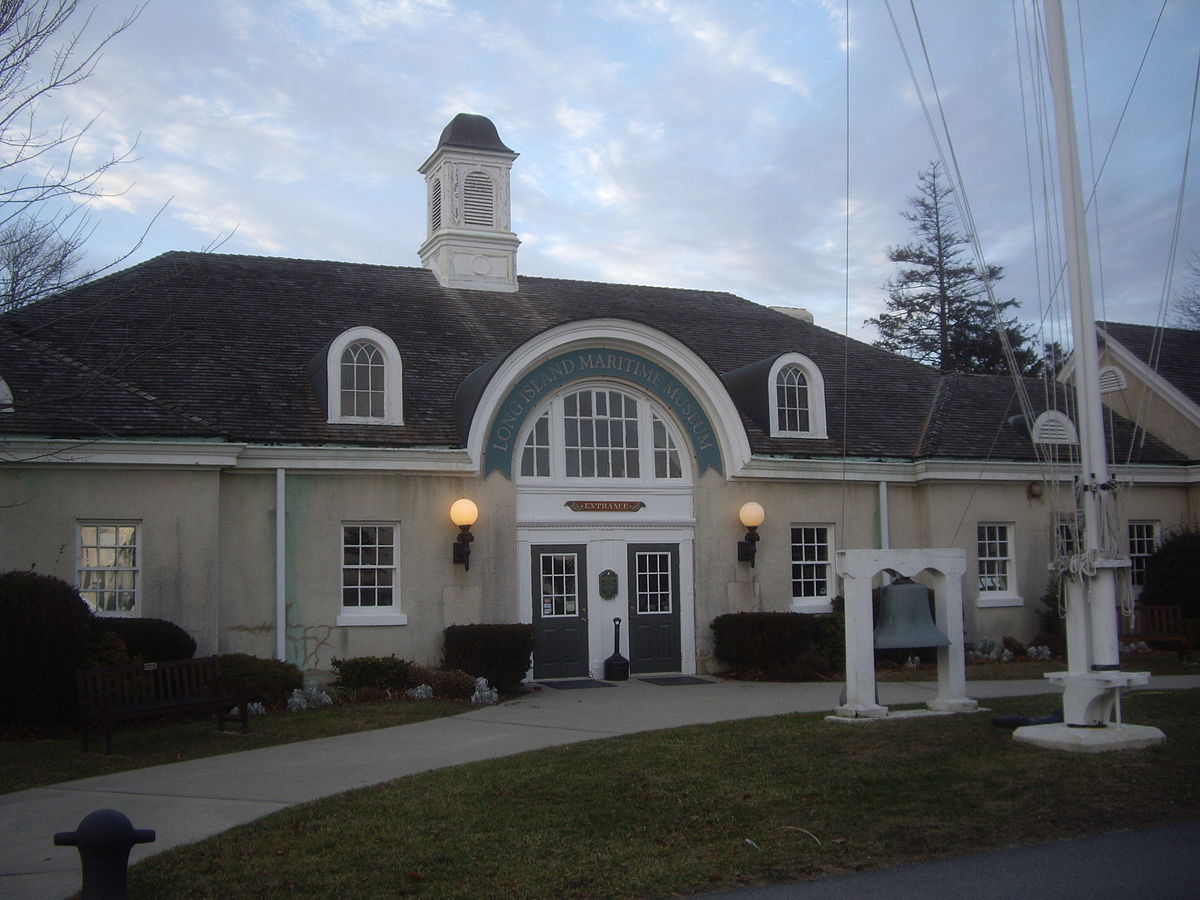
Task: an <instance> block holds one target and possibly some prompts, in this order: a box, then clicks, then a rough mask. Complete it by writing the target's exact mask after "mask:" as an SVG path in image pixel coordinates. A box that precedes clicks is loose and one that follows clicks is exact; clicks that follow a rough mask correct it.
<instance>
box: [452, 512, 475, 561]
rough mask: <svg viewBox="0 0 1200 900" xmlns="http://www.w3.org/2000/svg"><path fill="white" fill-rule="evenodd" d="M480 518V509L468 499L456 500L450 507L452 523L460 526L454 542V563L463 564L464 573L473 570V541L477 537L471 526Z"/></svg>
mask: <svg viewBox="0 0 1200 900" xmlns="http://www.w3.org/2000/svg"><path fill="white" fill-rule="evenodd" d="M478 518H479V507H478V506H476V505H475V503H474V501H472V500H468V499H467V498H466V497H463V498H462V499H461V500H455V501H454V502H453V503H452V504H451V505H450V521H451V522H453V523H454V524H455V525H457V526H458V537H457V538H456V539H455V541H454V562H455V564H456V565H460V564H461V565H462V567H463V571H470V569H471V541H473V540H475V535H473V534H471V526H472V525H474V524H475V520H476V519H478Z"/></svg>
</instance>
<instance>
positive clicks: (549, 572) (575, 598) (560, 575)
mask: <svg viewBox="0 0 1200 900" xmlns="http://www.w3.org/2000/svg"><path fill="white" fill-rule="evenodd" d="M577 572H578V569H577V567H576V555H575V554H574V553H543V554H542V555H541V578H542V588H541V590H542V616H543V617H552V616H575V615H578V614H579V577H578V575H577V574H576V573H577Z"/></svg>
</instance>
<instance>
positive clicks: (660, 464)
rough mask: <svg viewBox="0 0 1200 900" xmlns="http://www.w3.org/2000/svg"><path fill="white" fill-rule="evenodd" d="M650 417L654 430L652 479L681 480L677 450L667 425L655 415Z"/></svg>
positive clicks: (681, 471) (681, 474)
mask: <svg viewBox="0 0 1200 900" xmlns="http://www.w3.org/2000/svg"><path fill="white" fill-rule="evenodd" d="M650 416H651V422H652V423H653V429H654V477H655V478H681V477H682V476H683V470H682V469H681V468H680V463H679V448H677V447H676V446H675V441H673V440H672V439H671V432H670V431H668V430H667V423H666V422H664V421H663V420H662V419H660V418H659V417H658V414H657V413H651V414H650Z"/></svg>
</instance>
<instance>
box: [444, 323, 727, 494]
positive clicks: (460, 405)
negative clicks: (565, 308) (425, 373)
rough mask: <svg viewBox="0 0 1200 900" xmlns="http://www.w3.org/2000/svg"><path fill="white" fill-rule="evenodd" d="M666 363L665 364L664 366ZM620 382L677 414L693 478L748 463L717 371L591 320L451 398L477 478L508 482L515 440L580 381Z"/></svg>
mask: <svg viewBox="0 0 1200 900" xmlns="http://www.w3.org/2000/svg"><path fill="white" fill-rule="evenodd" d="M668 360H669V361H670V362H669V363H668V362H667V361H668ZM588 379H605V380H612V381H618V382H625V383H627V384H630V385H632V386H635V387H637V388H638V389H640V390H641V391H643V392H645V393H646V394H648V395H650V396H652V397H654V398H655V399H657V400H658V401H659V402H660V403H661V404H662V405H663V406H664V407H665V408H666V409H667V410H669V411H670V412H671V413H672V415H674V416H675V418H676V420H677V422H678V425H679V428H680V430H681V431H682V432H683V433H684V434H685V435H686V438H687V440H688V442H689V445H690V447H691V450H692V454H693V456H694V457H695V460H696V470H697V475H702V474H703V473H704V472H706V471H707V470H709V469H713V470H714V471H716V472H720V473H722V474H728V469H729V468H730V466H729V465H728V464H727V460H728V459H729V458H730V454H732V458H733V460H734V462H735V465H734V466H733V468H737V467H738V465H740V464H744V462H745V461H746V460H747V459H748V458H749V445H748V442H747V440H746V435H745V431H744V429H743V428H742V426H741V421H740V418H739V415H738V412H737V409H736V407H735V406H734V404H733V402H732V400H731V399H730V397H729V395H728V393H727V392H726V391H725V389H724V386H723V385H722V384H721V381H720V379H719V378H718V377H717V376H716V373H714V372H713V371H712V369H711V368H709V367H708V366H707V365H706V364H705V363H704V362H703V361H702V360H700V359H699V358H698V357H697V356H696V355H695V354H694V353H693V352H692V351H691V350H689V349H687V348H686V347H684V346H683V345H682V344H680V343H679V342H678V341H676V340H674V339H673V338H670V337H669V336H667V335H664V334H662V333H661V332H657V331H654V330H653V329H649V328H646V327H645V326H641V325H637V324H636V323H632V322H627V321H623V320H590V321H586V322H576V323H572V324H570V325H565V326H561V327H560V328H554V329H551V330H550V331H548V332H544V333H543V334H541V335H539V336H538V337H536V338H534V339H532V340H531V341H529V342H527V343H526V344H524V345H522V346H521V347H520V348H518V349H517V350H514V352H513V353H512V354H510V355H509V356H507V357H505V358H504V359H502V360H494V361H492V362H490V363H487V364H485V365H483V366H481V367H480V368H479V369H478V370H476V372H474V373H472V374H471V375H470V376H469V377H468V378H467V380H466V381H464V382H463V385H462V387H461V388H460V389H459V392H458V395H457V396H456V398H455V407H456V414H457V416H458V420H459V427H460V429H462V430H469V439H468V442H467V443H468V448H469V450H470V451H471V455H472V458H474V459H477V460H479V462H480V465H481V468H482V474H483V475H484V476H487V475H488V474H490V473H491V472H496V471H498V472H501V473H503V474H504V475H505V477H508V478H511V477H512V469H513V459H514V455H515V451H516V450H518V449H519V448H518V447H517V446H516V442H517V440H518V439H519V437H520V434H521V432H522V429H523V427H524V425H525V423H526V422H527V421H528V419H529V417H530V415H532V414H533V412H534V411H535V409H536V408H537V407H538V406H539V405H540V404H541V403H542V401H543V400H545V399H546V398H547V397H549V396H550V395H551V394H553V393H556V392H557V391H559V390H561V389H563V388H564V387H566V386H568V385H570V384H572V383H574V382H578V381H583V380H588Z"/></svg>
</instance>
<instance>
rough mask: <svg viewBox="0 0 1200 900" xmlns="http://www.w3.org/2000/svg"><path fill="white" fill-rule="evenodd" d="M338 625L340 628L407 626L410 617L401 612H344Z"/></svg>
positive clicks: (339, 617) (338, 620)
mask: <svg viewBox="0 0 1200 900" xmlns="http://www.w3.org/2000/svg"><path fill="white" fill-rule="evenodd" d="M337 624H338V626H339V627H356V626H359V625H407V624H408V616H406V615H405V614H404V613H399V612H386V613H378V612H371V613H362V612H342V613H341V614H339V615H338V617H337Z"/></svg>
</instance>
